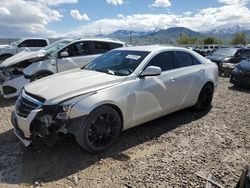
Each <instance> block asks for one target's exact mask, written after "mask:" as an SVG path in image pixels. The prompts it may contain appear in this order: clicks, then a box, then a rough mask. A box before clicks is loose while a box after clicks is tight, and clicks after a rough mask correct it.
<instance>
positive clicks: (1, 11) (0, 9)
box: [0, 7, 10, 16]
mask: <svg viewBox="0 0 250 188" xmlns="http://www.w3.org/2000/svg"><path fill="white" fill-rule="evenodd" d="M0 15H1V16H9V15H10V11H9V9H7V8H6V7H0Z"/></svg>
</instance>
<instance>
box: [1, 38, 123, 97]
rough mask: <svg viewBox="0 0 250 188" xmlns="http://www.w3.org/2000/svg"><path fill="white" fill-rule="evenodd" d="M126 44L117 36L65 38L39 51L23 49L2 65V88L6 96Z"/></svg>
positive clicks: (13, 95)
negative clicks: (107, 37)
mask: <svg viewBox="0 0 250 188" xmlns="http://www.w3.org/2000/svg"><path fill="white" fill-rule="evenodd" d="M123 46H125V43H124V42H122V41H118V40H115V39H99V38H96V39H94V38H93V39H63V40H60V41H57V42H55V43H53V44H51V45H50V46H47V47H45V48H43V49H41V50H39V51H36V52H21V53H19V54H16V55H15V56H12V57H10V58H8V59H7V60H5V61H4V62H3V63H2V64H1V65H0V91H1V93H2V95H3V97H4V98H12V97H16V96H18V95H19V93H20V91H21V90H22V88H23V87H24V86H25V85H26V84H28V83H30V82H32V81H35V80H38V79H41V78H44V77H46V76H49V75H52V74H55V73H58V72H63V71H66V70H70V69H74V68H79V67H82V66H84V65H86V64H87V63H89V62H90V61H91V60H93V59H95V58H96V57H98V56H99V55H101V54H102V53H105V52H107V51H109V50H112V49H114V48H119V47H123Z"/></svg>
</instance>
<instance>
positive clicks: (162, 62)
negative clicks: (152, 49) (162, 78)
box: [147, 51, 174, 71]
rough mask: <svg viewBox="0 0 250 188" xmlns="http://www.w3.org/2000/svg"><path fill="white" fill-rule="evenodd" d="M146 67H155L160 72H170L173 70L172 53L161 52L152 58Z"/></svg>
mask: <svg viewBox="0 0 250 188" xmlns="http://www.w3.org/2000/svg"><path fill="white" fill-rule="evenodd" d="M148 66H156V67H160V68H161V70H162V71H167V70H172V69H174V58H173V52H171V51H168V52H162V53H159V54H158V55H156V56H155V57H153V59H151V61H150V62H149V63H148V65H147V67H148Z"/></svg>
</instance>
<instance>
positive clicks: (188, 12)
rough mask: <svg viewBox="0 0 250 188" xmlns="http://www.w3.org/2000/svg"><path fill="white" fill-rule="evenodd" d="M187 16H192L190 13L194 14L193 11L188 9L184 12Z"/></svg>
mask: <svg viewBox="0 0 250 188" xmlns="http://www.w3.org/2000/svg"><path fill="white" fill-rule="evenodd" d="M183 14H184V15H185V16H190V15H192V14H193V12H191V11H187V12H184V13H183Z"/></svg>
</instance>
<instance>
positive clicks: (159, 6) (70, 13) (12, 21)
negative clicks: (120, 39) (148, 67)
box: [0, 0, 250, 37]
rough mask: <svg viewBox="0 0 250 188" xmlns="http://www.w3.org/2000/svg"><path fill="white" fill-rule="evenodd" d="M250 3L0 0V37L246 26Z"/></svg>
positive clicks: (235, 0)
mask: <svg viewBox="0 0 250 188" xmlns="http://www.w3.org/2000/svg"><path fill="white" fill-rule="evenodd" d="M249 2H250V0H203V1H201V0H11V1H10V0H1V4H0V27H1V30H0V37H23V36H48V37H59V36H86V35H88V36H89V35H95V34H97V33H98V32H99V27H100V28H101V30H102V33H111V32H113V31H116V30H118V29H126V30H135V31H149V30H155V29H167V28H169V27H175V26H183V27H188V28H190V29H193V30H197V31H207V30H212V29H223V28H227V27H233V26H235V25H240V26H241V27H243V28H250V21H249V15H250V7H249Z"/></svg>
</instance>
